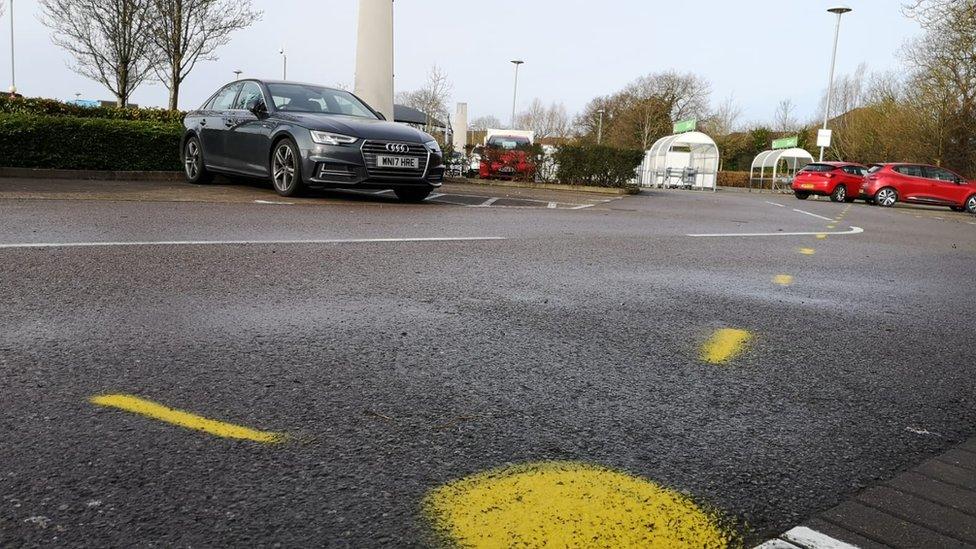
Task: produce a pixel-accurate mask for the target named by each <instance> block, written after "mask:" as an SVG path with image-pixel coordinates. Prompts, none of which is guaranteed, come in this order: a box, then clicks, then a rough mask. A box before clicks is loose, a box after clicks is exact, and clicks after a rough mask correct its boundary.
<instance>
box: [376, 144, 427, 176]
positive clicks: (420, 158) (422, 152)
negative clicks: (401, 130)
mask: <svg viewBox="0 0 976 549" xmlns="http://www.w3.org/2000/svg"><path fill="white" fill-rule="evenodd" d="M391 143H392V144H397V145H407V146H408V147H409V150H408V151H407V152H405V153H401V152H390V151H388V150H387V149H386V146H387V144H391ZM377 155H383V156H408V157H413V158H416V159H417V166H418V167H417V169H416V170H414V169H410V168H407V169H395V168H378V167H377V166H376V157H377ZM427 158H428V152H427V148H426V147H424V146H423V145H420V144H417V143H403V142H400V141H366V142H364V143H363V162H365V164H366V172H367V173H368V174H369V176H370V177H380V178H384V179H420V178H422V177H423V176H424V175H425V174H426V173H427Z"/></svg>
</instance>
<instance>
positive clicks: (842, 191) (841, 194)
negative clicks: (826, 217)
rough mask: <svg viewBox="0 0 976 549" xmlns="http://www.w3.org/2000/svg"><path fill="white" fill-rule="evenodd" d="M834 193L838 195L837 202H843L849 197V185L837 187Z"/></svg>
mask: <svg viewBox="0 0 976 549" xmlns="http://www.w3.org/2000/svg"><path fill="white" fill-rule="evenodd" d="M834 194H835V196H836V197H837V202H843V201H844V199H845V198H847V187H844V186H843V185H841V186H840V187H837V190H835V191H834Z"/></svg>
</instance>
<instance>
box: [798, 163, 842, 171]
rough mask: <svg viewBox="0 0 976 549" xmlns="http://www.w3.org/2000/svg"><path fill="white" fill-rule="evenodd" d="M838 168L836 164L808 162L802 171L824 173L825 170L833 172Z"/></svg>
mask: <svg viewBox="0 0 976 549" xmlns="http://www.w3.org/2000/svg"><path fill="white" fill-rule="evenodd" d="M836 169H837V167H836V166H831V165H830V164H807V166H806V167H805V168H803V169H802V170H800V171H802V172H817V173H824V172H832V171H834V170H836Z"/></svg>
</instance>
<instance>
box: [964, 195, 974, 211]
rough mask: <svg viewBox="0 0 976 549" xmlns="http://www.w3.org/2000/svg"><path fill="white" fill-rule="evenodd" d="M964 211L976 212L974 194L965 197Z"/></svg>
mask: <svg viewBox="0 0 976 549" xmlns="http://www.w3.org/2000/svg"><path fill="white" fill-rule="evenodd" d="M966 211H967V212H969V213H971V214H976V194H974V195H973V196H970V197H969V198H967V199H966Z"/></svg>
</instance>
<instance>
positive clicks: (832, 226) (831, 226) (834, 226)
mask: <svg viewBox="0 0 976 549" xmlns="http://www.w3.org/2000/svg"><path fill="white" fill-rule="evenodd" d="M827 228H828V229H836V228H837V225H827Z"/></svg>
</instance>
